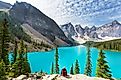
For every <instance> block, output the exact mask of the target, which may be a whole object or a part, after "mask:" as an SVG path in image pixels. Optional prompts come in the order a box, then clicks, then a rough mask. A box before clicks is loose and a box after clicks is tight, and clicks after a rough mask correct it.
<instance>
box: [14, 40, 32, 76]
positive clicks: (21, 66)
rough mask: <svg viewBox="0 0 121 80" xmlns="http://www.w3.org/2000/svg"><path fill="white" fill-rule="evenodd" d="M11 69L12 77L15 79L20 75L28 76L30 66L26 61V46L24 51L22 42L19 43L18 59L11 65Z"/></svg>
mask: <svg viewBox="0 0 121 80" xmlns="http://www.w3.org/2000/svg"><path fill="white" fill-rule="evenodd" d="M12 69H13V70H12V71H13V73H14V76H16V77H17V76H19V75H21V74H28V73H30V72H31V70H30V64H29V63H28V59H27V46H26V49H25V45H24V42H23V40H21V41H20V50H19V57H18V58H17V60H16V62H15V63H14V64H13V66H12Z"/></svg>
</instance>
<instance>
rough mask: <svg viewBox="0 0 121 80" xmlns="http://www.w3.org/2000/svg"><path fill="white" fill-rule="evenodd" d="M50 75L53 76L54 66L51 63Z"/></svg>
mask: <svg viewBox="0 0 121 80" xmlns="http://www.w3.org/2000/svg"><path fill="white" fill-rule="evenodd" d="M50 74H54V64H53V62H52V67H51V73H50Z"/></svg>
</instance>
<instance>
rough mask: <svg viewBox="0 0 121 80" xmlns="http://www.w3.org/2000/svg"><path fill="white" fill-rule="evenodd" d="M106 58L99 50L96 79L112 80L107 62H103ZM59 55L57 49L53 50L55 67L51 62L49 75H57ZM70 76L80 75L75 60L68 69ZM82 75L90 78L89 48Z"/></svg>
mask: <svg viewBox="0 0 121 80" xmlns="http://www.w3.org/2000/svg"><path fill="white" fill-rule="evenodd" d="M105 58H106V56H105V53H104V52H103V50H100V52H99V55H98V59H97V67H96V72H95V73H96V77H100V78H105V79H110V80H113V78H112V74H111V71H110V67H109V65H108V62H107V61H106V60H105ZM58 61H59V53H58V48H56V50H55V66H54V63H53V62H52V65H51V70H50V71H51V73H50V74H59V64H58ZM70 74H72V75H75V74H80V66H79V61H78V60H77V59H76V61H75V65H73V64H72V66H71V68H70ZM84 74H85V75H87V76H90V77H91V76H92V63H91V53H90V46H88V47H87V58H86V66H85V70H84Z"/></svg>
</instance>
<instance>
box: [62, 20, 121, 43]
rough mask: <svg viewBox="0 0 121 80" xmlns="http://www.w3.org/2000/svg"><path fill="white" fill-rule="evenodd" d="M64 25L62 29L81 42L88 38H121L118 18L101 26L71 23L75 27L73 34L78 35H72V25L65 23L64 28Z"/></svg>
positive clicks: (93, 39) (100, 39) (120, 25)
mask: <svg viewBox="0 0 121 80" xmlns="http://www.w3.org/2000/svg"><path fill="white" fill-rule="evenodd" d="M69 24H71V23H69ZM62 26H63V25H61V29H62V30H63V31H64V32H66V34H68V36H71V38H73V39H74V40H76V41H78V42H80V43H83V42H85V41H88V40H91V41H105V40H110V39H116V38H121V24H120V23H119V22H118V21H116V20H114V21H113V22H111V23H108V24H105V25H103V26H100V27H95V26H93V27H91V28H89V27H88V26H86V27H85V28H82V27H81V26H80V25H75V26H73V25H72V24H71V27H73V28H72V29H73V34H77V35H70V34H71V32H72V30H70V26H68V24H66V25H64V26H65V27H66V28H65V29H63V28H62ZM74 30H75V31H74ZM74 32H75V33H74ZM68 36H67V37H68Z"/></svg>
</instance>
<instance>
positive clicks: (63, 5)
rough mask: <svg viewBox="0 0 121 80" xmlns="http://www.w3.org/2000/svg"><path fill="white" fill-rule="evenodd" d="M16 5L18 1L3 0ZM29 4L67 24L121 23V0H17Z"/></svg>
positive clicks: (61, 23) (60, 22) (83, 25)
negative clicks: (116, 21) (114, 21)
mask: <svg viewBox="0 0 121 80" xmlns="http://www.w3.org/2000/svg"><path fill="white" fill-rule="evenodd" d="M1 1H4V2H7V3H11V4H14V3H15V2H16V0H1ZM17 1H18V2H21V1H22V2H27V3H30V4H31V5H33V6H35V7H36V8H38V9H39V10H40V11H42V12H43V13H44V14H46V15H47V16H49V17H50V18H52V19H54V20H55V21H56V22H57V23H58V24H59V25H63V24H66V23H69V22H71V23H73V24H74V25H75V24H81V25H82V27H85V26H89V27H90V26H94V25H96V26H100V25H103V24H106V23H110V22H112V21H113V20H118V21H119V22H121V0H17Z"/></svg>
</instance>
